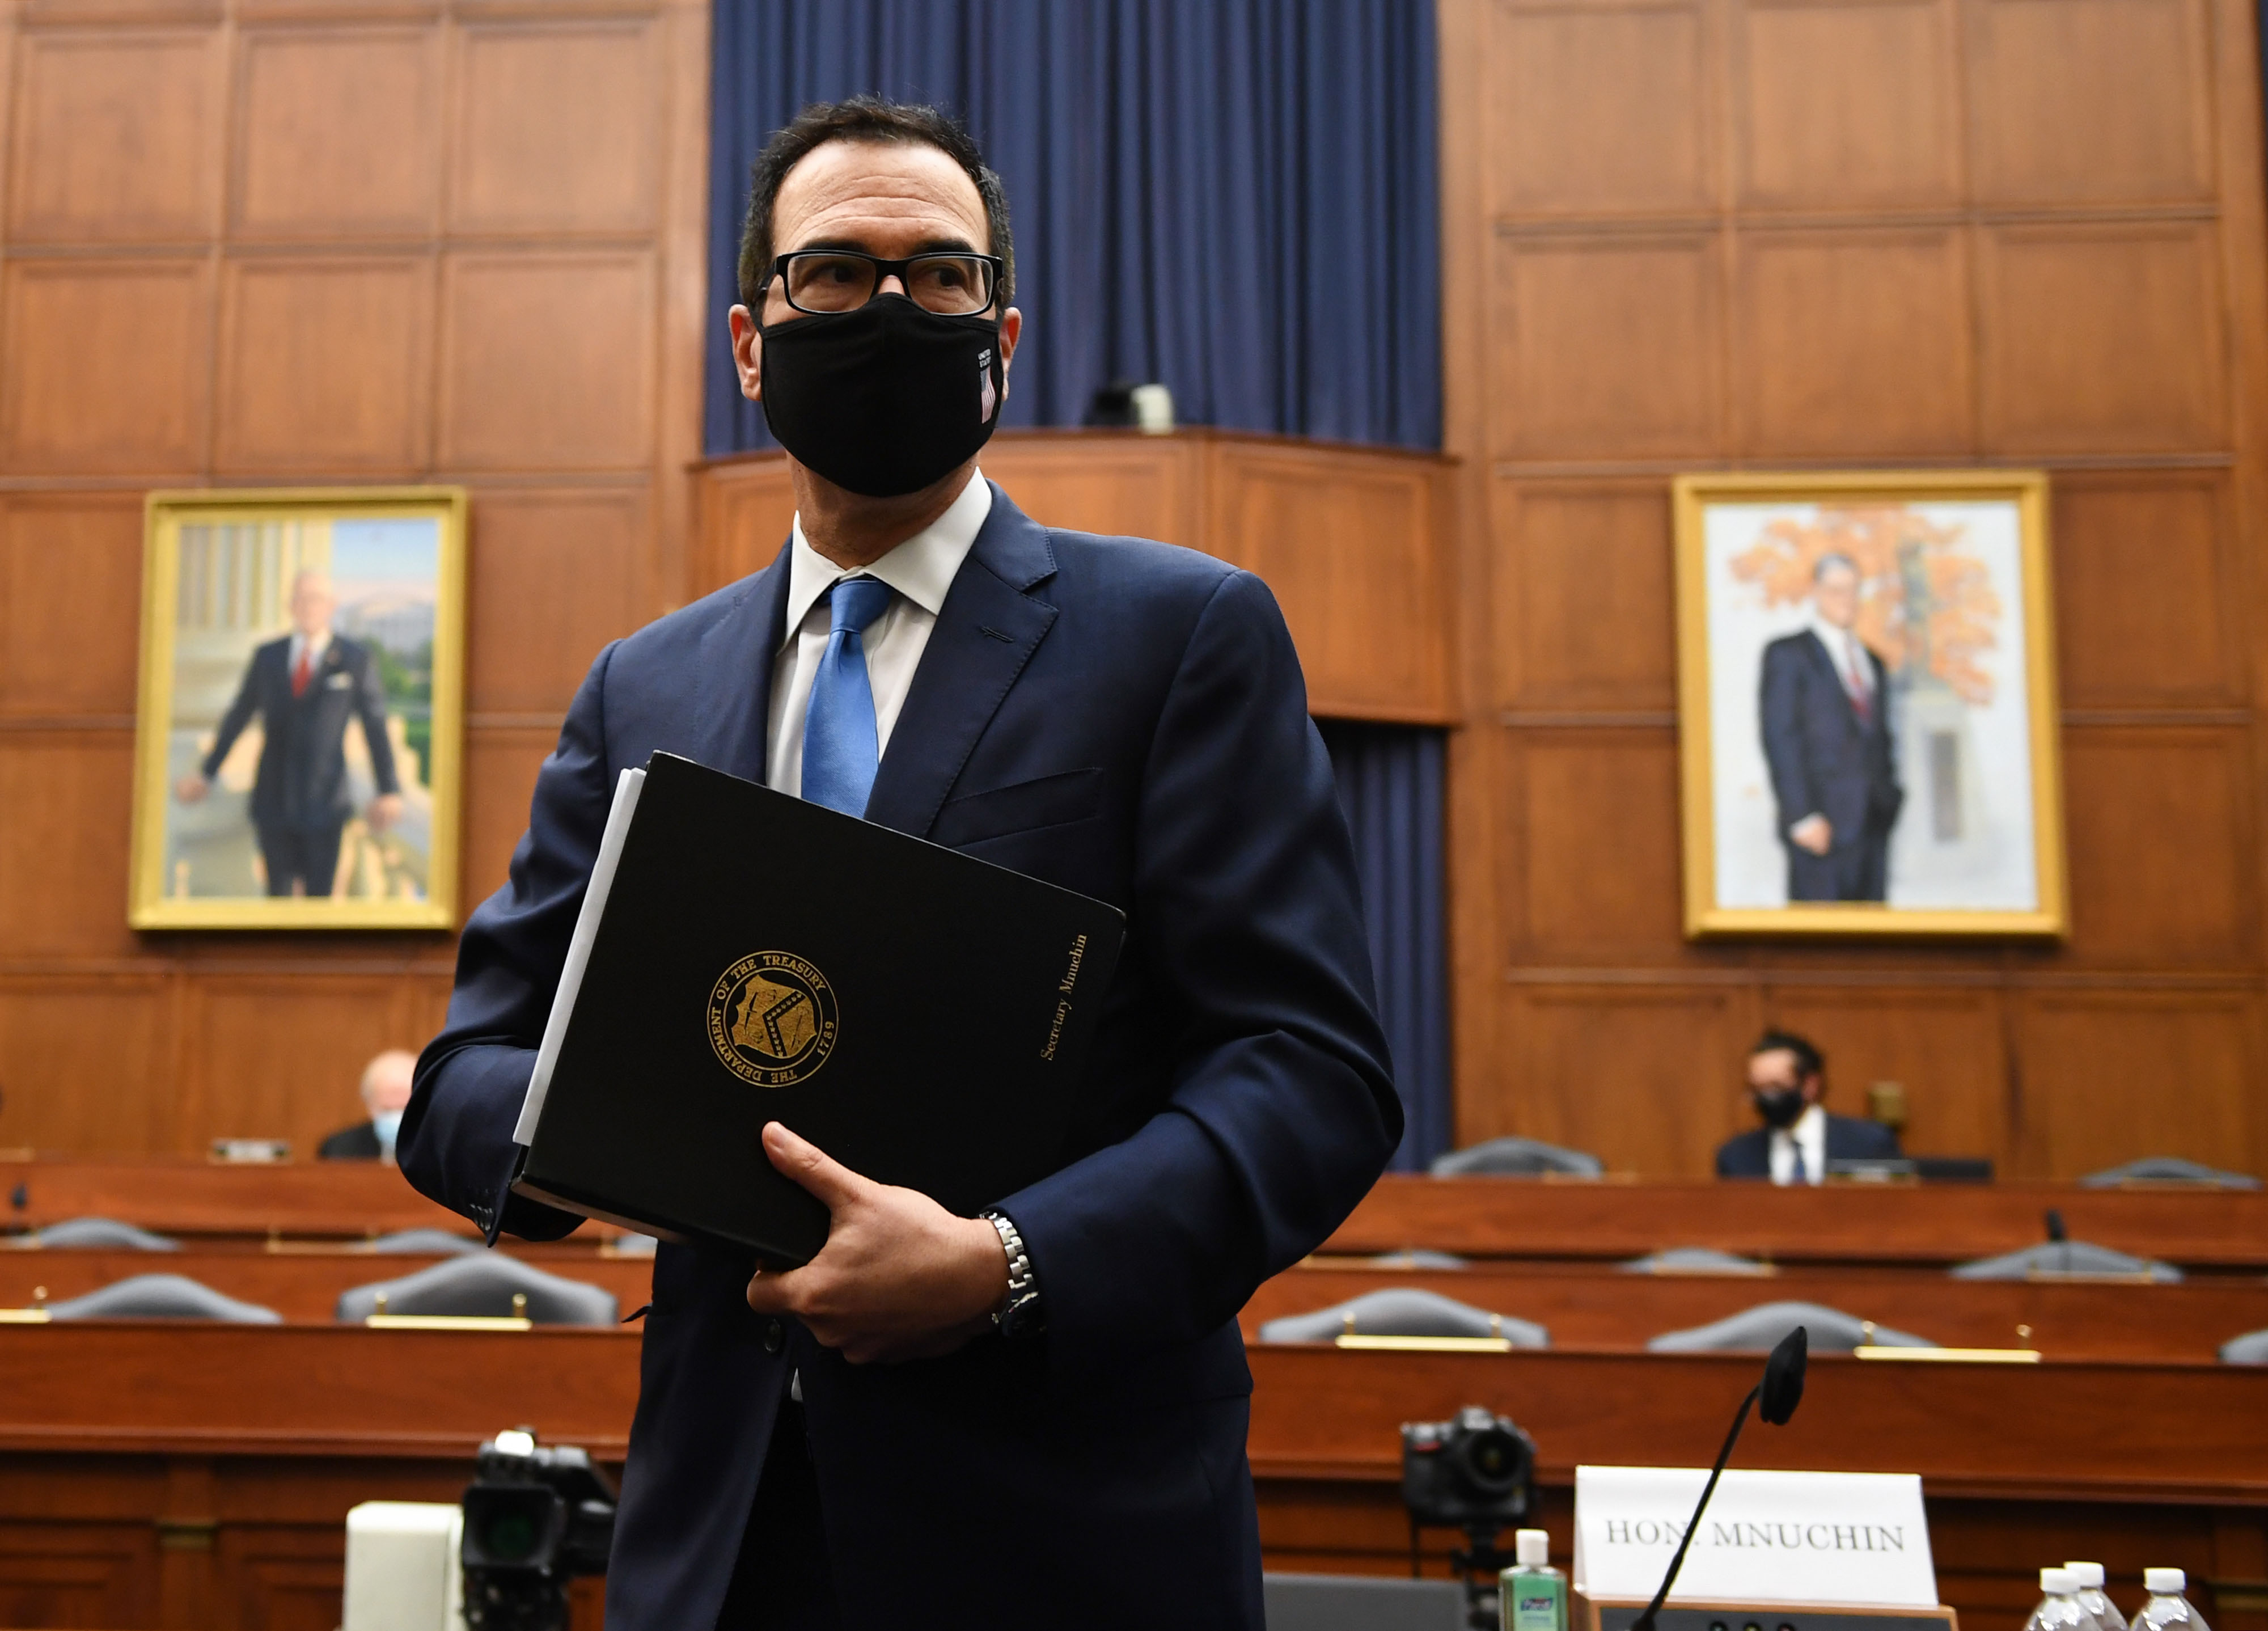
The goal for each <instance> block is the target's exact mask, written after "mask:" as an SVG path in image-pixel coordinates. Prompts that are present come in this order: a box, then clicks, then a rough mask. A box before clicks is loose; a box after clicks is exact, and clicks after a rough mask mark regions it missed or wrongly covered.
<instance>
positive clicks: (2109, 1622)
mask: <svg viewBox="0 0 2268 1631" xmlns="http://www.w3.org/2000/svg"><path fill="white" fill-rule="evenodd" d="M2064 1567H2065V1568H2067V1569H2069V1570H2070V1571H2071V1577H2072V1578H2073V1580H2076V1581H2078V1582H2079V1605H2080V1607H2081V1608H2083V1609H2085V1610H2086V1611H2087V1612H2088V1613H2090V1614H2092V1615H2094V1616H2095V1624H2096V1625H2099V1626H2101V1627H2102V1631H2126V1616H2125V1615H2124V1614H2122V1613H2119V1612H2118V1605H2117V1604H2116V1603H2114V1602H2112V1601H2111V1600H2110V1598H2107V1597H2105V1596H2103V1595H2102V1564H2100V1563H2066V1564H2065V1565H2064Z"/></svg>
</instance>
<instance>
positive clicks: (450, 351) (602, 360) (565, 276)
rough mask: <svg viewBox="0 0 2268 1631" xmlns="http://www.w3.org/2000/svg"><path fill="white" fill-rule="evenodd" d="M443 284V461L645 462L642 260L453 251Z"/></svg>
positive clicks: (648, 394)
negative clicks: (461, 252)
mask: <svg viewBox="0 0 2268 1631" xmlns="http://www.w3.org/2000/svg"><path fill="white" fill-rule="evenodd" d="M441 291H442V292H441V310H442V319H441V323H442V332H441V387H440V403H441V407H440V414H441V447H440V460H441V462H442V463H443V464H444V465H446V466H449V467H452V468H455V469H496V470H571V469H635V468H637V467H638V466H640V465H643V464H644V463H646V462H647V461H650V460H651V459H652V456H653V432H654V419H655V403H654V365H655V357H654V334H653V328H654V324H653V306H654V284H653V262H652V256H651V255H648V254H646V253H645V252H644V251H615V250H605V251H593V252H590V253H582V254H563V253H551V254H544V255H505V254H494V255H490V254H482V255H453V256H451V257H449V258H448V260H447V261H446V262H444V264H443V266H442V270H441Z"/></svg>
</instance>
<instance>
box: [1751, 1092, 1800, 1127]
mask: <svg viewBox="0 0 2268 1631" xmlns="http://www.w3.org/2000/svg"><path fill="white" fill-rule="evenodd" d="M1749 1097H1750V1098H1752V1099H1754V1100H1755V1101H1756V1114H1757V1115H1759V1116H1762V1117H1763V1118H1764V1125H1767V1126H1773V1127H1792V1126H1793V1125H1795V1124H1796V1123H1797V1122H1798V1121H1799V1120H1800V1119H1801V1118H1802V1117H1803V1089H1801V1088H1782V1089H1779V1090H1778V1091H1777V1092H1773V1093H1760V1092H1758V1091H1757V1090H1756V1089H1754V1088H1751V1089H1749Z"/></svg>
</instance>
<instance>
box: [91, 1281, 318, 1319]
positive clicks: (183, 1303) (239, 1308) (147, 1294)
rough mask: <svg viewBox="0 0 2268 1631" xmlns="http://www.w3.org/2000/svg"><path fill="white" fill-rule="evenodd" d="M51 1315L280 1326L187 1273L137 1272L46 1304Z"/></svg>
mask: <svg viewBox="0 0 2268 1631" xmlns="http://www.w3.org/2000/svg"><path fill="white" fill-rule="evenodd" d="M48 1318H49V1319H218V1320H225V1321H226V1322H228V1323H229V1324H231V1325H282V1324H283V1323H284V1316H283V1315H281V1314H279V1313H277V1312H276V1310H274V1309H272V1308H262V1307H261V1306H260V1305H259V1304H258V1303H239V1302H238V1301H237V1300H236V1299H235V1298H234V1297H231V1296H224V1295H222V1294H221V1293H219V1292H217V1291H215V1290H214V1289H213V1288H211V1287H210V1286H206V1285H200V1284H199V1283H198V1282H197V1281H195V1280H191V1279H189V1278H188V1276H187V1275H186V1274H136V1275H134V1276H132V1277H131V1278H129V1279H126V1280H113V1281H112V1282H111V1283H110V1284H109V1285H107V1286H105V1287H103V1288H101V1289H100V1290H99V1291H90V1292H88V1293H87V1294H86V1295H85V1296H83V1297H72V1298H70V1299H68V1300H67V1301H65V1302H62V1303H48Z"/></svg>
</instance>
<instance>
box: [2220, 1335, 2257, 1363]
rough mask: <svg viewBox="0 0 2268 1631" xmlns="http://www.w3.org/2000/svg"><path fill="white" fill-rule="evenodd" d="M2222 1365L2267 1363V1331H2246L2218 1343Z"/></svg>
mask: <svg viewBox="0 0 2268 1631" xmlns="http://www.w3.org/2000/svg"><path fill="white" fill-rule="evenodd" d="M2220 1362H2221V1363H2222V1364H2224V1365H2268V1331H2248V1332H2245V1333H2244V1334H2243V1335H2242V1336H2241V1337H2231V1338H2229V1339H2228V1341H2226V1342H2224V1343H2222V1344H2221V1345H2220Z"/></svg>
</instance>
